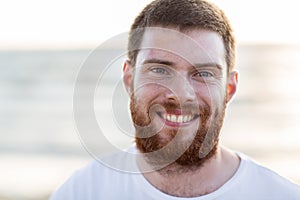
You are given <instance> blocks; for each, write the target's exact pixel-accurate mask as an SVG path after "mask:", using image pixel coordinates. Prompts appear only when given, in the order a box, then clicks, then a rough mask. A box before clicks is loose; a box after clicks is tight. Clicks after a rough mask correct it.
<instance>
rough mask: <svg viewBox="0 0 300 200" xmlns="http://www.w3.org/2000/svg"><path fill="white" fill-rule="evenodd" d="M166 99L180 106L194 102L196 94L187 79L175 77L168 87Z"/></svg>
mask: <svg viewBox="0 0 300 200" xmlns="http://www.w3.org/2000/svg"><path fill="white" fill-rule="evenodd" d="M168 89H169V90H168V92H167V94H166V98H167V99H168V100H170V101H178V103H180V104H185V103H191V102H195V100H196V92H195V90H194V88H193V87H192V85H191V84H190V82H189V81H188V78H185V77H183V76H180V75H178V76H176V78H174V79H173V80H172V82H171V83H170V85H169V86H168Z"/></svg>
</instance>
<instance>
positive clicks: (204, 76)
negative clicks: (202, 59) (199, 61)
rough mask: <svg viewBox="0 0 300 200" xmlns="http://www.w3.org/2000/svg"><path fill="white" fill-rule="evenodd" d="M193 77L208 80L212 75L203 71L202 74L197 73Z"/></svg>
mask: <svg viewBox="0 0 300 200" xmlns="http://www.w3.org/2000/svg"><path fill="white" fill-rule="evenodd" d="M195 76H199V77H203V78H208V77H212V76H213V74H212V73H210V72H207V71H203V72H197V73H196V75H195Z"/></svg>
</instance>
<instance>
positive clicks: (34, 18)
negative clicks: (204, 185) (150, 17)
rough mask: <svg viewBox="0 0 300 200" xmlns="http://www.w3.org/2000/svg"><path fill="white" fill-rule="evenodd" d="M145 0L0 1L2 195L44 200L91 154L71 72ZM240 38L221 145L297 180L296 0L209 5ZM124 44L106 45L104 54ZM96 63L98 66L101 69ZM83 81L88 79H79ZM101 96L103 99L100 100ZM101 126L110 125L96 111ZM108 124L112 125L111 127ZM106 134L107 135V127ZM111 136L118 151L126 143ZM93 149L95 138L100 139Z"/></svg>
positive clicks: (103, 110)
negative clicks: (81, 132) (234, 89)
mask: <svg viewBox="0 0 300 200" xmlns="http://www.w3.org/2000/svg"><path fill="white" fill-rule="evenodd" d="M149 2H150V0H132V1H123V0H115V1H95V0H85V1H83V0H78V1H70V0H51V1H48V0H45V1H38V0H27V1H21V0H10V1H3V2H1V7H0V24H1V31H0V200H12V199H22V200H33V199H48V197H49V195H50V193H51V192H52V191H53V190H55V188H56V187H58V186H59V185H60V184H62V183H63V182H64V181H65V179H66V178H67V177H69V176H70V175H71V174H72V173H73V172H74V171H75V170H77V169H79V168H81V167H83V166H85V165H86V164H87V163H88V162H89V161H91V160H92V159H93V158H92V157H91V156H90V155H89V153H88V152H87V151H86V150H85V149H84V148H83V146H82V144H81V142H80V137H79V136H78V133H77V131H76V124H75V122H74V119H73V90H74V84H75V81H76V77H77V74H78V72H79V70H80V68H81V66H82V64H83V63H84V62H85V60H86V59H87V58H88V57H89V55H90V54H91V52H92V51H93V50H94V49H95V48H97V47H98V46H99V45H101V44H102V43H103V42H104V41H106V40H108V39H109V38H111V37H113V36H115V35H117V34H120V33H123V32H126V31H128V30H129V28H130V25H131V22H132V21H133V19H134V17H135V16H136V15H137V13H138V12H139V11H140V10H141V9H142V8H143V7H144V6H145V5H146V4H147V3H149ZM212 2H214V3H215V4H217V5H218V6H219V7H221V8H222V9H223V10H225V12H226V13H227V15H228V17H229V19H230V20H231V21H232V24H233V27H234V29H235V34H236V37H237V41H238V62H237V69H238V71H239V72H240V85H239V89H238V93H237V95H236V98H235V99H234V100H233V101H232V102H231V104H230V105H229V108H228V111H227V115H226V120H225V125H224V128H223V132H222V138H223V144H224V145H226V146H228V147H230V148H232V149H234V150H237V151H241V152H243V153H245V154H248V155H250V156H252V157H253V158H254V159H256V160H257V161H259V162H261V163H262V164H264V165H266V166H267V167H269V168H271V169H273V170H275V171H277V172H278V173H279V174H281V175H282V176H285V177H287V178H289V179H291V180H292V181H294V182H297V183H299V184H300V172H299V169H300V145H299V144H300V135H299V133H300V125H299V121H300V105H299V102H300V87H299V85H300V79H299V77H300V68H299V67H300V56H299V55H300V37H299V35H300V28H299V25H298V22H297V21H298V19H299V18H300V13H299V12H298V9H297V8H298V6H297V4H296V3H297V2H296V1H294V0H286V1H284V3H282V2H281V3H280V2H279V1H278V2H277V1H268V0H266V1H259V0H252V1H236V0H222V1H221V0H214V1H212ZM124 48H125V47H124V46H123V44H122V43H120V44H119V43H115V44H113V45H111V46H106V47H105V48H104V49H102V51H103V55H107V56H109V55H111V54H112V53H113V52H115V51H118V52H120V55H121V54H122V52H124V51H123V49H124ZM122 59H125V57H120V58H119V59H118V60H117V61H116V62H114V63H113V66H115V67H113V68H110V69H111V70H112V71H110V72H109V73H107V75H108V76H107V79H105V81H104V82H102V89H101V91H100V92H98V93H97V99H96V100H97V109H95V112H96V115H97V116H106V114H107V113H109V112H111V109H110V107H109V106H106V105H110V106H111V104H109V103H110V102H111V98H112V96H111V92H112V91H114V89H115V88H116V84H115V83H116V82H117V81H118V80H120V77H121V69H122V61H123V60H122ZM99 67H105V66H101V64H100V65H99ZM87 84H88V80H87ZM102 102H103V104H102ZM98 122H99V124H100V126H101V125H103V124H106V125H107V124H110V125H108V126H107V127H108V129H107V131H108V132H109V130H110V127H113V126H115V124H114V123H113V120H111V119H105V117H104V119H103V118H101V117H99V120H98ZM111 130H113V128H112V129H111ZM112 132H113V131H112ZM120 138H122V136H120V137H119V136H118V135H113V136H111V141H112V142H115V143H116V144H117V145H118V146H120V147H122V148H123V147H127V146H128V145H130V142H131V141H132V139H131V138H130V139H129V140H128V138H127V139H126V140H122V139H120ZM99 145H100V146H101V145H105V144H101V141H99Z"/></svg>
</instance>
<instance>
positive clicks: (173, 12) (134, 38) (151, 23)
mask: <svg viewBox="0 0 300 200" xmlns="http://www.w3.org/2000/svg"><path fill="white" fill-rule="evenodd" d="M157 26H159V27H165V28H167V27H170V28H177V29H179V30H180V31H181V32H184V31H189V30H197V29H204V30H209V31H214V32H217V33H218V34H219V35H220V36H221V37H222V40H223V43H224V46H225V51H226V54H225V59H226V64H227V71H228V72H230V71H232V70H233V68H234V66H235V56H236V55H235V54H236V52H235V51H236V44H235V38H234V35H233V29H232V27H231V24H230V22H229V20H228V18H227V17H226V16H225V14H224V12H223V11H222V10H221V9H220V8H218V7H217V6H215V5H214V4H212V3H209V2H207V1H205V0H155V1H153V2H151V3H150V4H149V5H147V6H146V7H145V8H144V9H143V10H142V12H141V13H140V14H139V15H138V16H137V17H136V18H135V20H134V23H133V24H132V26H131V29H130V32H129V40H128V47H127V48H128V59H129V61H130V63H131V65H132V66H135V64H136V57H137V54H138V52H139V48H140V45H141V42H142V38H143V35H144V29H145V28H147V27H157Z"/></svg>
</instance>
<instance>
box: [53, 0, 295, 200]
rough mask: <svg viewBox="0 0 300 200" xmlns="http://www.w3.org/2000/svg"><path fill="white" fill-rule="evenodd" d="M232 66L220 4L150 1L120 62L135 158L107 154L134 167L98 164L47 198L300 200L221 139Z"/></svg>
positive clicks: (234, 80) (232, 86) (233, 83)
mask: <svg viewBox="0 0 300 200" xmlns="http://www.w3.org/2000/svg"><path fill="white" fill-rule="evenodd" d="M234 65H235V40H234V37H233V33H232V28H231V26H230V23H229V21H228V20H227V18H226V17H225V15H224V13H223V12H222V11H221V10H220V9H219V8H217V7H216V6H214V5H212V4H211V3H208V2H207V1H203V0H156V1H153V2H152V3H150V4H149V5H148V6H146V7H145V9H144V10H143V11H142V12H141V13H140V14H139V16H138V17H137V18H136V19H135V21H134V23H133V25H132V27H131V31H130V34H129V43H128V60H127V61H126V62H125V64H124V67H123V72H124V76H123V80H124V85H125V88H126V90H127V92H128V94H129V95H130V110H131V116H132V120H133V123H134V127H135V131H136V132H135V143H136V145H134V146H133V147H132V148H130V149H129V151H128V155H129V153H130V152H135V153H136V154H135V155H136V157H135V159H126V157H127V155H124V154H122V156H120V155H116V154H114V155H112V156H108V157H107V158H106V159H105V160H106V161H107V163H109V160H112V162H117V163H119V164H120V163H121V165H124V166H125V165H126V166H127V165H130V166H132V171H130V170H129V171H128V170H127V171H125V170H121V169H117V168H115V167H109V166H107V165H103V163H98V162H96V161H94V162H93V163H91V164H90V165H88V166H87V167H86V168H84V169H82V170H80V171H78V172H77V173H75V175H74V176H72V177H71V178H70V179H69V180H68V181H67V182H66V183H65V184H64V185H63V186H62V187H61V188H60V189H58V190H57V191H56V192H55V193H54V194H53V196H52V199H155V200H156V199H173V200H177V199H178V200H180V199H199V200H200V199H201V200H212V199H220V200H221V199H222V200H232V199H251V200H252V199H261V200H265V199H272V200H273V199H276V200H277V199H280V200H281V199H282V200H286V199H289V200H290V199H293V200H296V199H300V189H299V186H297V185H295V184H293V183H291V182H290V181H289V180H286V179H284V178H282V177H281V176H279V175H277V174H276V173H274V172H272V171H270V170H268V169H266V168H264V167H262V166H260V165H258V164H257V163H255V162H253V161H252V160H251V159H249V158H248V157H247V156H245V155H243V154H241V153H236V152H233V151H230V150H228V149H226V148H224V147H222V146H220V145H219V135H220V132H221V128H222V125H223V119H224V115H225V110H226V106H227V104H228V103H229V101H230V100H231V99H232V97H233V96H234V94H235V92H236V88H237V84H238V73H237V72H236V71H235V70H234ZM107 163H106V164H107ZM110 166H111V165H110ZM136 169H137V170H136ZM133 172H135V173H133Z"/></svg>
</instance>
